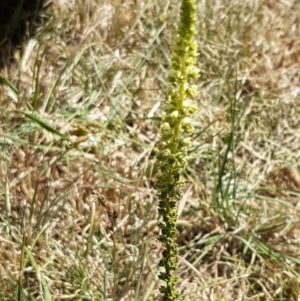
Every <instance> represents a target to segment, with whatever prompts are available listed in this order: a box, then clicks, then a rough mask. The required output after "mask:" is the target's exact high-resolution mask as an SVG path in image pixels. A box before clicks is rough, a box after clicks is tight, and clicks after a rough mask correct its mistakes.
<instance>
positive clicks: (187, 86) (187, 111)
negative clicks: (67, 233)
mask: <svg viewBox="0 0 300 301" xmlns="http://www.w3.org/2000/svg"><path fill="white" fill-rule="evenodd" d="M195 22H196V1H195V0H182V4H181V9H180V21H179V26H178V31H177V34H176V37H175V45H174V49H173V53H172V59H171V62H172V64H171V70H170V75H169V87H168V96H167V99H166V101H165V105H164V112H163V115H162V124H161V130H160V131H161V138H160V142H159V145H158V148H159V152H158V155H157V167H158V168H159V170H160V174H159V179H158V181H157V182H158V183H157V191H158V197H159V200H160V202H159V209H158V211H159V214H160V216H161V217H162V222H161V223H160V228H161V235H160V236H159V240H160V241H161V242H162V243H163V244H164V245H165V250H164V251H163V254H162V255H163V256H162V259H161V261H160V266H161V267H162V272H161V273H160V276H159V277H160V279H161V280H163V281H164V282H165V284H164V285H163V286H162V287H161V289H160V291H161V293H162V294H163V298H162V300H163V301H171V300H175V299H177V298H178V296H179V294H178V292H177V290H176V282H177V280H178V277H177V275H176V270H177V258H176V256H177V254H178V246H177V243H176V238H177V235H178V231H177V228H176V222H177V207H178V201H179V200H180V198H181V192H180V187H182V186H183V185H184V183H185V180H184V178H183V175H182V172H183V171H184V170H185V168H186V165H187V160H188V155H187V149H188V148H189V147H190V145H191V138H190V137H191V134H192V133H193V130H194V128H193V125H192V121H191V119H190V116H191V115H193V114H195V112H196V110H197V107H196V106H195V105H193V104H192V101H191V97H192V96H194V95H195V94H196V88H195V86H194V85H192V84H191V81H192V80H193V79H195V78H196V77H197V75H198V73H199V71H198V69H197V68H196V67H195V60H196V57H197V49H198V47H197V43H196V40H195V39H196V37H195V35H196V26H195Z"/></svg>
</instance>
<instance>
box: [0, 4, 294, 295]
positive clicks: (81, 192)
mask: <svg viewBox="0 0 300 301" xmlns="http://www.w3.org/2000/svg"><path fill="white" fill-rule="evenodd" d="M79 2H80V3H79ZM273 2H274V1H268V0H258V1H241V0H226V1H220V0H217V1H213V2H212V1H207V2H206V1H199V26H198V28H199V46H200V55H199V67H200V68H201V78H200V80H199V87H200V89H199V90H200V93H199V96H198V97H197V99H196V100H195V101H197V102H198V105H199V113H198V115H197V117H196V120H195V126H196V133H195V136H194V147H193V149H192V150H191V152H190V156H191V161H190V166H189V169H188V171H187V174H186V177H187V179H188V185H187V187H186V189H185V190H184V191H183V198H182V200H181V202H180V205H179V225H178V228H179V230H180V235H179V238H178V242H179V245H180V256H179V258H178V261H179V276H180V282H179V289H180V292H181V293H182V295H183V297H182V299H183V300H218V298H221V297H225V298H226V299H227V300H228V301H229V300H298V295H300V290H299V272H300V269H299V265H300V260H299V259H298V258H299V235H300V233H299V204H300V203H299V190H300V177H299V174H298V171H297V168H298V157H299V151H298V147H299V138H300V137H299V134H298V131H297V130H298V126H299V121H298V120H299V115H300V112H298V111H299V110H298V105H299V74H298V72H299V71H298V70H299V58H300V56H299V51H298V48H299V45H298V44H299V35H300V28H299V26H300V25H299V16H298V12H299V9H300V7H299V6H300V5H299V4H298V2H297V1H296V0H294V1H292V0H289V1H277V2H276V3H275V4H274V3H273ZM161 3H163V4H161ZM177 11H178V6H177V4H176V1H172V2H164V1H150V0H149V1H147V0H146V1H141V0H139V1H130V0H126V1H123V2H122V3H119V2H117V1H115V2H106V1H97V0H87V1H77V3H74V2H72V1H58V0H53V1H52V4H51V5H50V6H49V7H48V16H47V18H46V19H47V20H48V21H47V23H46V24H45V25H44V26H42V27H40V28H39V29H38V31H37V34H36V36H35V38H32V39H31V40H29V41H27V42H26V43H24V45H23V51H22V53H20V54H18V53H16V54H15V58H16V62H15V63H14V64H13V65H10V66H9V68H8V67H5V68H3V69H2V71H1V76H2V80H1V82H2V85H1V86H0V103H1V106H2V108H3V110H1V112H0V114H1V118H0V120H1V127H0V163H1V165H0V166H1V168H0V181H1V186H0V187H1V188H2V189H1V199H0V206H1V214H0V232H1V235H0V245H1V247H0V279H1V280H0V298H1V300H50V296H51V298H52V300H114V301H115V300H158V299H159V293H158V287H159V283H158V280H157V273H158V271H159V269H158V261H159V258H160V254H161V252H162V247H161V246H160V244H159V243H158V241H157V240H156V235H157V233H158V227H157V212H156V206H157V200H156V197H155V189H154V188H153V184H154V183H155V170H154V169H153V162H154V154H153V147H154V145H155V143H156V141H157V132H158V126H159V117H158V116H159V107H160V104H161V101H162V100H163V99H164V95H165V91H166V78H167V74H168V64H169V57H170V51H171V47H170V45H171V37H172V35H173V34H174V32H175V23H176V22H175V20H176V14H177ZM18 58H19V59H18ZM93 189H95V190H96V192H99V193H101V194H102V195H103V196H104V197H105V199H106V200H107V201H106V202H105V203H103V201H102V205H101V202H100V203H99V201H97V199H95V198H94V197H93V195H92V191H93ZM103 204H105V206H103ZM108 206H109V207H108ZM108 208H110V209H109V210H108ZM111 208H112V209H111ZM112 212H113V213H115V212H116V213H117V214H111V213H112ZM116 215H117V216H116ZM20 271H21V273H20Z"/></svg>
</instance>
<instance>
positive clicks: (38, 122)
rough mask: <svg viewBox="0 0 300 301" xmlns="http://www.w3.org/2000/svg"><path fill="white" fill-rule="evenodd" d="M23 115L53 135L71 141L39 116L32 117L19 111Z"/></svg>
mask: <svg viewBox="0 0 300 301" xmlns="http://www.w3.org/2000/svg"><path fill="white" fill-rule="evenodd" d="M17 112H19V113H21V114H23V115H25V116H26V117H27V118H29V119H30V120H31V121H33V122H35V123H37V124H39V125H40V126H41V127H42V128H44V129H45V130H47V131H48V132H50V133H52V134H53V135H56V136H59V137H60V138H62V139H63V140H69V138H68V136H67V135H64V134H62V133H60V132H59V131H58V130H56V129H54V128H53V127H52V126H50V125H49V124H47V123H46V122H44V121H42V120H41V119H39V118H38V117H37V116H35V115H32V114H28V113H24V112H21V111H17Z"/></svg>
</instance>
